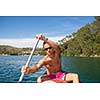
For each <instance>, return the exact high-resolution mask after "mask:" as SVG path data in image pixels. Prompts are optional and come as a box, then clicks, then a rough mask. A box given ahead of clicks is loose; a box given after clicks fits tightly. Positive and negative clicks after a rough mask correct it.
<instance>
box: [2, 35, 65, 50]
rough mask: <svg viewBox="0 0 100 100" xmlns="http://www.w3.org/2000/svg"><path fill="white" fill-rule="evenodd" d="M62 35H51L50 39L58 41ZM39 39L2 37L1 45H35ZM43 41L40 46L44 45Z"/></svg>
mask: <svg viewBox="0 0 100 100" xmlns="http://www.w3.org/2000/svg"><path fill="white" fill-rule="evenodd" d="M62 38H63V36H62V37H49V39H51V40H53V41H55V42H57V41H58V40H61V39H62ZM36 41H37V39H35V38H33V39H31V38H23V39H0V45H9V46H14V47H21V48H23V47H33V46H34V45H35V44H36ZM42 43H43V42H42V41H39V44H38V47H42Z"/></svg>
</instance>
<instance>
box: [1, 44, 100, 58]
mask: <svg viewBox="0 0 100 100" xmlns="http://www.w3.org/2000/svg"><path fill="white" fill-rule="evenodd" d="M31 51H32V48H16V47H12V46H7V45H0V56H29V55H30V53H31ZM34 55H36V56H41V55H45V52H44V50H43V48H37V49H36V51H35V53H34ZM61 56H72V55H64V54H63V52H62V53H61ZM73 56H74V57H100V55H91V56H86V55H73Z"/></svg>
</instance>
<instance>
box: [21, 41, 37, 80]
mask: <svg viewBox="0 0 100 100" xmlns="http://www.w3.org/2000/svg"><path fill="white" fill-rule="evenodd" d="M38 43H39V39H38V40H37V42H36V44H35V46H34V47H33V49H32V51H31V54H30V56H29V58H28V60H27V62H26V65H25V67H27V66H28V65H29V63H30V61H31V59H32V55H33V54H34V52H35V49H36V47H37V45H38ZM23 77H24V73H22V74H21V76H20V78H19V82H21V81H22V79H23Z"/></svg>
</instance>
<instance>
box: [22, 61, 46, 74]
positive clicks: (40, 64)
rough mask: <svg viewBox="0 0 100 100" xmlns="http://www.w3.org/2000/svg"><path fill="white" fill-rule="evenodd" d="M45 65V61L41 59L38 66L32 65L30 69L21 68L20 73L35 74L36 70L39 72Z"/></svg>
mask: <svg viewBox="0 0 100 100" xmlns="http://www.w3.org/2000/svg"><path fill="white" fill-rule="evenodd" d="M44 64H45V61H44V59H42V60H40V61H39V62H38V64H36V65H33V66H32V67H29V66H27V67H25V66H24V67H22V71H21V72H22V73H24V74H30V73H34V72H36V71H37V70H39V69H40V68H41V67H42V66H43V65H44Z"/></svg>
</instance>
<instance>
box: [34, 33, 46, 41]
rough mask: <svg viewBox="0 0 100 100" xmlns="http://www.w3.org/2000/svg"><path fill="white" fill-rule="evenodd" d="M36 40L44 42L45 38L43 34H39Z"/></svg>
mask: <svg viewBox="0 0 100 100" xmlns="http://www.w3.org/2000/svg"><path fill="white" fill-rule="evenodd" d="M36 38H37V39H39V40H44V39H45V36H44V35H43V34H37V35H36Z"/></svg>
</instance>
